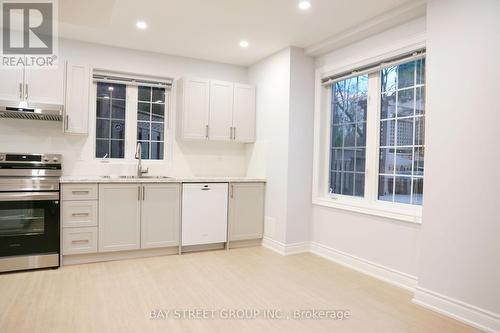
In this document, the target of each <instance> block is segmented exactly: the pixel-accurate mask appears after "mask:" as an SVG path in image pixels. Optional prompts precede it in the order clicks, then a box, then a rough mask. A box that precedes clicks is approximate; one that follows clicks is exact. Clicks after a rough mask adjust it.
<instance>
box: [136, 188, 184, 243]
mask: <svg viewBox="0 0 500 333" xmlns="http://www.w3.org/2000/svg"><path fill="white" fill-rule="evenodd" d="M180 199H181V187H180V184H144V185H143V186H142V208H141V248H143V249H144V248H157V247H168V246H177V245H179V227H180Z"/></svg>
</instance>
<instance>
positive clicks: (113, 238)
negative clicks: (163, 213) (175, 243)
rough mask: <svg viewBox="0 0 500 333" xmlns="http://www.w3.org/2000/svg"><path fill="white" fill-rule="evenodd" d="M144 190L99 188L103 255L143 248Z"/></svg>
mask: <svg viewBox="0 0 500 333" xmlns="http://www.w3.org/2000/svg"><path fill="white" fill-rule="evenodd" d="M141 199H142V193H141V186H140V185H138V184H100V185H99V242H98V243H99V252H111V251H122V250H136V249H139V248H140V247H141Z"/></svg>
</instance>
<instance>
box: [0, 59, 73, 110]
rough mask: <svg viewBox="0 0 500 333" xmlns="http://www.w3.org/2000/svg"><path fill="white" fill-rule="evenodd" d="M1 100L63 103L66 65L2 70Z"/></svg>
mask: <svg viewBox="0 0 500 333" xmlns="http://www.w3.org/2000/svg"><path fill="white" fill-rule="evenodd" d="M0 77H1V78H2V80H0V100H4V101H9V102H13V103H15V102H19V101H27V102H28V103H45V104H57V105H62V104H63V98H64V97H63V96H64V93H63V92H64V89H63V88H64V65H63V64H60V65H59V66H58V67H56V68H50V69H49V68H30V67H24V68H23V67H19V68H12V69H10V68H9V69H1V70H0Z"/></svg>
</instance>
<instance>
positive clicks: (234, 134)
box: [233, 127, 236, 140]
mask: <svg viewBox="0 0 500 333" xmlns="http://www.w3.org/2000/svg"><path fill="white" fill-rule="evenodd" d="M233 140H236V127H233Z"/></svg>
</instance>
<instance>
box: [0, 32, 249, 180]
mask: <svg viewBox="0 0 500 333" xmlns="http://www.w3.org/2000/svg"><path fill="white" fill-rule="evenodd" d="M59 51H60V59H62V60H72V61H76V62H84V63H89V64H91V65H92V66H93V67H95V68H101V69H107V70H115V71H122V72H123V71H124V72H132V73H138V74H146V75H154V76H164V77H169V78H174V79H177V78H179V77H181V76H189V75H191V76H198V77H206V78H210V79H218V80H227V81H235V82H243V83H245V82H247V81H248V80H247V79H248V78H247V69H246V68H245V67H241V66H233V65H225V64H220V63H213V62H208V61H202V60H196V59H189V58H182V57H175V56H168V55H163V54H158V53H151V52H141V51H136V50H129V49H122V48H115V47H108V46H104V45H98V44H90V43H83V42H77V41H70V40H62V41H60V44H59ZM172 96H175V94H172ZM174 106H175V105H174V104H172V110H171V111H172V112H173V114H175V109H174ZM91 119H92V117H91ZM172 120H174V119H172ZM61 126H62V125H61V123H56V122H40V121H31V120H11V119H2V120H1V121H0V151H9V152H42V153H45V152H47V153H62V154H63V155H64V174H65V175H104V174H110V173H114V174H117V173H124V174H125V173H126V174H133V173H134V170H135V165H136V162H135V161H127V162H122V163H118V164H117V163H108V164H103V163H100V162H99V161H96V160H94V158H93V156H94V148H93V147H94V137H93V134H90V135H88V136H76V135H64V134H62V129H61ZM90 126H91V127H92V128H93V126H94V124H93V122H92V121H91V122H90ZM173 127H175V126H173ZM145 165H146V166H149V167H150V172H151V173H154V174H167V175H175V176H205V175H212V176H228V175H229V176H243V175H245V173H246V166H247V158H246V148H245V145H239V144H231V143H206V142H203V143H182V142H177V141H175V142H174V145H173V162H172V163H157V162H154V163H152V162H145Z"/></svg>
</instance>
